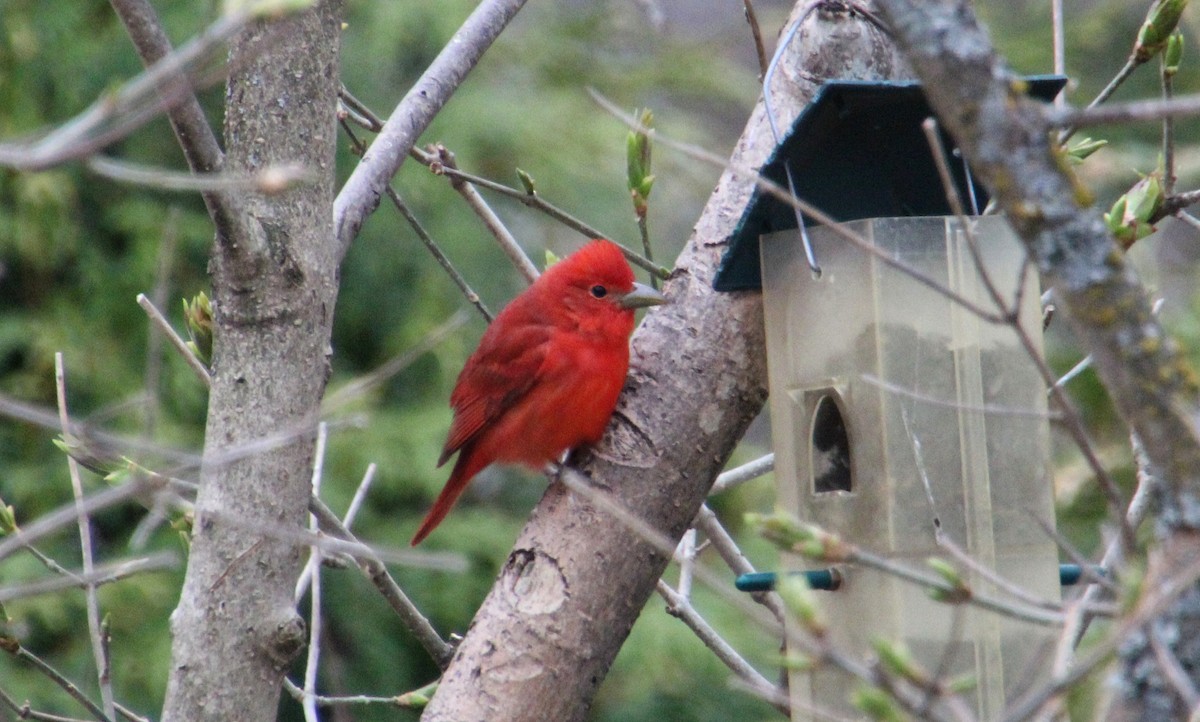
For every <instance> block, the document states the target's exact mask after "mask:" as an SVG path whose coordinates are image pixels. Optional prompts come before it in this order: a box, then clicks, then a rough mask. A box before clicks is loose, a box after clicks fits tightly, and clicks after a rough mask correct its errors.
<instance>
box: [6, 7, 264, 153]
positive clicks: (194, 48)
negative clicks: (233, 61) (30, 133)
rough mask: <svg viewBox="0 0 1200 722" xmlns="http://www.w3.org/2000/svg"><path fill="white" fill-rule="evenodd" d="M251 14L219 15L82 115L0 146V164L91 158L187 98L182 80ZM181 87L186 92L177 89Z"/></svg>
mask: <svg viewBox="0 0 1200 722" xmlns="http://www.w3.org/2000/svg"><path fill="white" fill-rule="evenodd" d="M256 11H257V9H256V8H255V7H254V3H249V4H248V6H246V7H244V8H243V9H242V10H239V11H235V12H232V13H229V14H226V15H223V16H221V17H220V18H218V19H217V21H216V22H214V23H213V24H212V25H210V26H209V27H208V28H206V29H205V31H204V32H203V33H201V34H200V35H198V36H196V37H195V38H193V39H192V40H191V41H189V42H188V43H186V44H184V45H183V46H182V47H180V48H179V49H178V50H177V51H175V52H173V53H169V54H167V55H165V56H163V57H162V58H161V59H159V60H158V61H157V62H155V63H153V64H152V65H151V66H150V67H149V68H147V69H146V70H145V72H143V73H141V74H140V75H138V76H137V77H135V78H133V79H132V80H130V81H128V82H126V83H125V84H124V85H122V86H121V87H120V88H118V89H117V90H115V91H111V92H108V93H105V95H103V96H102V97H100V98H99V99H97V100H96V101H95V102H94V103H92V105H91V106H90V107H89V108H88V109H87V110H85V111H84V112H83V113H80V114H79V115H77V116H76V117H75V118H73V119H71V120H70V121H68V122H66V123H64V124H62V125H60V126H59V127H58V128H56V129H54V130H52V131H50V132H49V133H46V134H45V135H42V136H41V137H39V138H38V139H37V140H35V141H31V142H20V141H17V142H8V143H0V165H6V166H9V167H12V168H17V169H22V170H42V169H45V168H49V167H51V166H55V165H58V164H60V163H64V162H66V161H69V160H73V159H76V158H82V157H85V156H88V155H91V154H92V153H94V152H95V151H96V150H98V149H99V148H103V147H104V146H106V145H108V144H109V143H112V142H113V141H115V140H117V139H119V138H123V137H125V136H126V135H128V134H129V133H131V132H133V131H134V130H136V129H137V128H139V127H141V126H142V125H143V124H145V123H146V122H147V121H149V120H150V119H151V118H153V117H154V116H155V115H157V114H158V113H159V112H160V110H161V109H162V108H163V107H165V106H170V105H172V104H173V103H174V102H175V101H177V100H178V99H179V97H180V95H181V94H182V93H183V92H186V93H187V94H188V95H190V94H191V85H190V83H189V81H188V80H187V76H188V75H189V74H190V73H193V72H195V71H196V70H197V69H199V68H201V67H203V66H204V65H206V64H208V63H209V62H210V61H212V60H213V59H215V58H216V57H217V56H218V54H219V53H218V50H219V48H220V46H221V45H223V44H224V43H225V41H227V40H229V38H231V37H233V35H234V34H235V33H237V32H238V31H239V30H241V28H242V27H243V26H244V25H245V24H246V22H247V21H249V20H251V19H253V17H254V13H255V12H256ZM183 88H186V91H181V89H183ZM155 98H158V100H157V101H155V100H154V99H155Z"/></svg>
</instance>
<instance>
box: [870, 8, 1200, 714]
mask: <svg viewBox="0 0 1200 722" xmlns="http://www.w3.org/2000/svg"><path fill="white" fill-rule="evenodd" d="M879 5H880V8H881V10H882V11H883V14H884V15H885V17H887V18H888V19H889V21H890V23H891V25H892V27H893V30H894V32H895V35H896V38H897V41H898V42H899V44H900V45H901V46H902V47H903V49H904V51H905V54H906V55H907V57H908V59H909V61H910V62H911V63H912V65H913V68H914V70H915V71H916V72H917V75H918V76H919V77H920V78H921V80H922V82H923V84H924V86H925V89H926V95H927V96H928V97H929V101H930V104H931V105H932V107H933V108H934V109H935V111H937V113H938V116H939V118H940V119H941V121H942V123H943V124H944V125H945V126H946V127H947V129H948V130H949V131H950V133H951V134H952V135H954V137H955V139H956V140H957V141H958V145H959V147H960V148H961V149H962V150H963V152H964V153H965V154H966V156H967V158H968V159H969V160H970V162H971V168H972V170H973V171H974V173H975V174H976V177H978V178H979V179H981V180H982V181H983V182H984V183H985V184H986V185H987V187H988V190H989V191H991V193H992V196H993V198H994V199H995V200H996V201H997V203H998V204H999V206H1000V208H1001V209H1002V210H1003V211H1004V212H1005V213H1006V215H1007V216H1008V220H1009V222H1010V223H1011V224H1012V225H1013V228H1014V229H1015V230H1016V231H1017V233H1018V234H1019V235H1020V236H1021V238H1022V240H1023V241H1024V242H1025V244H1026V246H1027V247H1028V249H1029V253H1030V257H1031V258H1032V259H1033V260H1034V261H1035V262H1036V264H1037V266H1038V268H1039V270H1040V271H1041V273H1042V278H1043V281H1044V283H1045V285H1047V286H1049V287H1050V288H1052V289H1053V291H1054V294H1055V299H1056V301H1057V302H1058V305H1059V306H1060V308H1062V309H1064V310H1065V311H1066V314H1065V315H1066V317H1067V319H1068V321H1069V322H1070V324H1071V326H1072V327H1073V329H1074V330H1075V332H1076V334H1077V335H1078V337H1079V339H1080V340H1081V341H1082V343H1083V344H1084V346H1086V348H1087V350H1088V351H1090V352H1091V354H1092V358H1093V360H1094V362H1095V363H1094V365H1095V367H1096V369H1097V371H1098V372H1099V374H1100V377H1101V379H1102V380H1103V381H1104V385H1105V388H1106V389H1107V390H1108V392H1109V394H1110V395H1111V396H1112V399H1113V402H1114V404H1115V405H1116V407H1117V409H1118V411H1119V412H1120V414H1121V416H1122V418H1123V419H1124V420H1125V422H1126V423H1127V424H1128V425H1129V427H1130V429H1131V430H1132V431H1133V432H1134V433H1135V434H1136V435H1137V437H1138V438H1139V439H1140V440H1141V442H1142V445H1143V447H1144V449H1145V453H1146V457H1147V460H1148V469H1147V470H1148V471H1150V472H1152V473H1154V475H1156V476H1157V477H1158V478H1159V479H1161V481H1162V485H1161V486H1162V488H1161V489H1160V490H1159V493H1158V500H1159V505H1158V509H1157V511H1156V516H1157V522H1158V535H1159V539H1160V541H1161V542H1162V543H1161V545H1160V546H1159V548H1158V549H1157V550H1156V551H1155V552H1153V553H1152V559H1151V565H1150V568H1149V571H1148V573H1147V576H1146V580H1145V583H1144V585H1143V587H1144V589H1146V590H1147V593H1146V595H1145V598H1144V599H1143V600H1142V606H1146V607H1149V606H1150V604H1151V600H1155V601H1161V600H1156V597H1157V596H1158V594H1159V592H1160V590H1164V589H1167V588H1169V587H1171V586H1173V585H1175V586H1177V587H1178V588H1179V589H1180V590H1181V592H1180V593H1179V594H1178V596H1177V597H1175V598H1174V600H1173V602H1172V603H1171V604H1170V606H1169V607H1168V608H1167V610H1166V611H1165V612H1164V613H1163V614H1162V615H1160V616H1157V617H1156V618H1155V620H1154V621H1152V622H1151V623H1150V624H1149V625H1148V626H1147V627H1145V628H1142V629H1139V630H1138V631H1136V632H1135V633H1134V634H1133V635H1132V636H1131V637H1130V638H1129V639H1128V641H1127V643H1126V644H1125V645H1124V647H1123V648H1122V650H1121V659H1120V671H1119V674H1118V675H1117V677H1116V688H1117V695H1116V701H1115V703H1116V706H1115V708H1114V710H1112V713H1111V714H1112V718H1113V719H1129V720H1134V719H1186V718H1187V717H1188V714H1189V711H1190V710H1189V706H1188V704H1187V703H1186V702H1185V701H1184V699H1183V698H1182V696H1181V695H1180V694H1179V693H1178V691H1177V689H1178V688H1177V685H1174V684H1172V682H1171V681H1170V672H1169V671H1167V670H1165V669H1164V668H1163V666H1162V664H1161V659H1159V658H1158V657H1157V656H1156V654H1155V651H1154V649H1153V648H1152V646H1151V644H1150V640H1149V637H1148V635H1154V636H1155V637H1157V639H1158V641H1159V642H1160V643H1161V644H1162V645H1163V647H1164V648H1165V649H1167V650H1169V652H1170V653H1171V654H1173V655H1174V656H1175V657H1176V658H1177V659H1178V666H1179V668H1180V669H1181V670H1184V671H1185V673H1186V675H1187V676H1188V677H1189V678H1190V680H1191V685H1192V686H1193V688H1195V686H1197V685H1198V684H1200V644H1197V643H1196V632H1197V630H1200V622H1198V621H1197V620H1200V587H1197V586H1196V583H1195V582H1194V581H1191V582H1190V583H1188V584H1176V580H1178V579H1180V578H1181V575H1183V574H1187V573H1190V567H1193V566H1194V561H1195V558H1196V557H1195V550H1196V548H1197V546H1198V545H1197V543H1196V540H1197V539H1198V538H1200V537H1198V536H1197V530H1200V437H1198V435H1197V431H1196V427H1195V418H1196V416H1195V415H1196V412H1197V388H1196V378H1195V375H1194V373H1193V371H1192V369H1191V368H1190V367H1189V366H1188V365H1187V362H1186V360H1184V359H1183V357H1182V356H1181V355H1180V353H1179V351H1178V348H1177V346H1176V345H1175V343H1174V342H1173V341H1172V340H1171V339H1170V338H1169V337H1168V336H1167V335H1166V333H1165V332H1164V330H1163V329H1162V327H1161V326H1160V325H1159V324H1158V321H1157V320H1156V319H1155V317H1154V315H1153V314H1152V313H1151V310H1150V303H1149V298H1148V295H1147V293H1146V291H1145V289H1144V288H1143V287H1142V285H1141V283H1140V282H1139V281H1138V279H1137V277H1136V275H1135V274H1134V272H1133V270H1132V269H1131V268H1130V267H1129V265H1128V264H1127V263H1126V261H1125V257H1124V255H1123V254H1122V252H1121V250H1120V248H1119V247H1118V246H1117V245H1116V243H1115V242H1114V241H1113V239H1112V238H1111V236H1110V235H1109V233H1108V231H1107V229H1106V228H1105V225H1104V222H1103V220H1102V218H1101V215H1100V211H1099V210H1098V209H1096V208H1094V207H1092V205H1091V199H1090V197H1089V196H1090V194H1089V193H1088V191H1087V190H1086V189H1085V188H1083V187H1082V185H1081V184H1080V182H1079V181H1078V180H1077V179H1076V178H1075V177H1074V175H1073V173H1072V171H1071V170H1070V166H1069V165H1068V164H1067V163H1066V162H1065V161H1064V160H1063V159H1062V157H1061V156H1060V155H1059V150H1058V148H1057V146H1056V144H1055V143H1054V141H1053V138H1054V137H1055V136H1056V132H1055V131H1053V129H1051V128H1050V127H1049V124H1048V123H1047V119H1046V114H1045V111H1044V109H1043V108H1042V107H1041V106H1039V105H1038V104H1035V103H1033V102H1031V101H1030V100H1029V99H1028V98H1025V97H1024V92H1023V89H1022V84H1021V83H1020V82H1019V81H1017V80H1016V79H1015V78H1014V77H1013V75H1012V73H1011V72H1010V71H1009V70H1008V69H1007V68H1006V67H1005V66H1004V64H1003V62H1002V60H1001V59H1000V58H999V57H998V56H997V55H996V53H995V50H994V49H993V48H992V45H991V42H990V41H989V39H988V37H987V34H986V32H984V30H983V29H982V28H981V27H980V25H979V23H978V21H977V19H976V18H975V16H974V13H973V12H972V10H971V7H970V3H969V2H966V0H939V1H938V2H929V1H927V0H926V1H917V0H879ZM1184 578H1187V577H1184Z"/></svg>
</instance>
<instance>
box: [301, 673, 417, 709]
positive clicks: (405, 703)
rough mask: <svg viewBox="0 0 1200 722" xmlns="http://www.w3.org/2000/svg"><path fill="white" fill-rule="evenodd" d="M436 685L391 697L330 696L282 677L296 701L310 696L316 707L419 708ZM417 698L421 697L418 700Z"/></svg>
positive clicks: (364, 695) (302, 700)
mask: <svg viewBox="0 0 1200 722" xmlns="http://www.w3.org/2000/svg"><path fill="white" fill-rule="evenodd" d="M436 687H437V682H436V681H434V682H430V683H429V684H427V685H425V686H424V687H421V688H420V689H416V690H413V691H412V692H405V693H404V694H398V695H395V696H392V697H379V696H374V695H366V694H353V695H346V696H339V697H331V696H325V695H320V694H311V693H308V692H305V691H304V690H302V689H300V688H299V687H298V686H296V683H295V682H293V681H292V680H290V679H288V678H287V677H284V678H283V688H284V690H286V691H287V693H288V694H290V695H292V698H293V699H295V700H296V701H297V702H304V700H305V699H307V698H310V697H311V698H312V700H313V702H314V703H315V704H316V705H317V706H318V707H349V706H351V705H360V704H361V705H371V704H382V705H387V706H389V707H398V708H400V709H421V708H422V707H424V706H425V702H426V701H428V698H429V697H430V696H432V695H433V690H434V689H435V688H436ZM418 698H421V699H420V701H418Z"/></svg>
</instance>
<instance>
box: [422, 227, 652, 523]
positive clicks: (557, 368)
mask: <svg viewBox="0 0 1200 722" xmlns="http://www.w3.org/2000/svg"><path fill="white" fill-rule="evenodd" d="M662 303H666V298H664V297H663V295H662V294H660V293H659V292H658V291H655V290H654V289H652V288H650V287H648V286H643V285H642V284H640V283H634V281H633V271H632V270H631V269H630V268H629V264H628V263H627V262H626V261H625V257H624V256H623V255H621V248H620V247H619V246H617V245H616V244H615V243H613V242H611V241H605V240H595V241H591V242H590V243H588V244H587V245H585V246H584V247H583V248H581V249H579V250H578V251H576V252H575V253H573V254H571V255H570V256H568V257H567V258H564V259H563V260H561V261H559V262H558V263H555V264H554V265H552V266H550V267H549V268H547V269H546V272H545V273H544V274H542V276H541V277H540V278H538V279H537V280H536V281H534V282H533V284H532V285H531V286H530V287H529V288H527V289H525V291H524V292H523V293H521V295H519V296H517V297H516V298H514V299H513V300H512V303H510V304H508V306H506V307H505V309H504V310H503V311H501V312H500V315H498V316H497V317H496V320H495V321H493V322H492V324H491V325H490V326H488V329H487V331H486V332H484V334H483V338H482V339H480V341H479V348H477V349H475V353H473V354H471V357H470V358H469V359H467V365H466V366H464V367H463V370H462V373H460V374H459V375H458V382H457V383H456V384H455V386H454V392H453V393H452V394H450V407H451V408H452V409H454V421H452V422H451V424H450V433H449V434H448V435H447V437H446V445H445V447H444V448H443V449H442V456H441V458H440V459H439V460H438V466H441V465H442V464H444V463H446V460H447V459H449V458H450V457H451V456H453V455H454V453H455V452H458V460H457V461H455V462H454V471H452V472H450V479H449V480H448V481H446V486H445V488H443V489H442V493H441V494H440V495H439V496H438V498H437V501H436V502H434V504H433V508H432V509H430V510H429V513H428V514H427V515H426V516H425V519H424V521H422V522H421V528H420V529H418V530H417V533H416V535H415V536H414V537H413V540H412V544H413V546H416V545H417V544H420V543H421V540H422V539H424V538H425V537H426V536H428V535H429V532H431V531H433V530H434V528H435V527H436V526H437V525H438V524H439V523H440V522H441V521H442V519H444V518H445V516H446V514H447V513H448V512H449V511H450V507H452V506H454V502H455V500H457V499H458V497H459V495H460V494H462V492H463V489H465V488H466V487H467V482H469V481H470V480H471V478H472V477H474V476H475V475H476V474H478V473H479V472H480V471H482V470H483V469H484V467H486V466H488V465H489V464H491V463H493V462H500V463H503V464H524V465H525V466H528V467H531V468H533V469H541V468H542V467H543V466H545V465H546V463H547V462H550V461H555V460H557V459H558V458H559V457H560V456H561V455H562V453H563V452H564V451H566V450H567V449H571V448H574V447H576V446H580V445H583V444H592V443H595V442H596V441H599V440H600V437H601V435H603V434H604V427H605V426H607V425H608V418H609V417H610V416H612V412H613V408H615V407H616V405H617V396H619V395H620V393H621V387H622V386H624V385H625V374H626V373H628V371H629V334H630V333H632V332H633V312H634V309H637V308H642V307H644V306H655V305H658V304H662Z"/></svg>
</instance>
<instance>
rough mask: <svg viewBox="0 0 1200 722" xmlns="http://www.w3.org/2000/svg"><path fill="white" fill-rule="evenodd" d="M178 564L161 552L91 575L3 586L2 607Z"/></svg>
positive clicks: (111, 565) (82, 573)
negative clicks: (6, 603)
mask: <svg viewBox="0 0 1200 722" xmlns="http://www.w3.org/2000/svg"><path fill="white" fill-rule="evenodd" d="M178 565H179V558H178V557H177V556H176V555H175V554H173V553H170V552H162V553H159V554H154V555H151V556H148V557H142V558H140V559H129V560H126V561H123V562H111V563H109V564H103V565H101V566H98V567H93V569H92V571H91V573H90V574H89V573H88V572H86V571H82V570H80V571H79V572H72V571H68V570H63V571H64V572H65V574H64V575H63V576H58V577H54V578H51V579H43V580H39V581H36V582H29V583H28V584H19V585H15V586H8V587H0V604H4V603H5V602H11V601H13V600H14V599H24V598H26V597H36V596H38V595H41V594H54V593H56V592H61V591H63V590H66V589H75V588H77V587H82V588H87V587H99V586H103V585H105V584H111V583H113V582H117V581H120V580H122V579H125V578H128V577H131V576H133V575H135V574H144V573H146V572H157V571H162V570H164V569H173V568H175V567H176V566H178Z"/></svg>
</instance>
